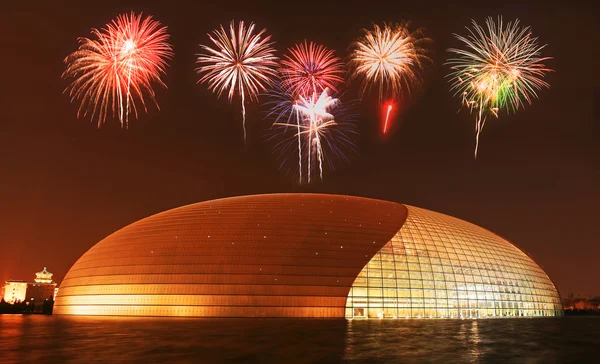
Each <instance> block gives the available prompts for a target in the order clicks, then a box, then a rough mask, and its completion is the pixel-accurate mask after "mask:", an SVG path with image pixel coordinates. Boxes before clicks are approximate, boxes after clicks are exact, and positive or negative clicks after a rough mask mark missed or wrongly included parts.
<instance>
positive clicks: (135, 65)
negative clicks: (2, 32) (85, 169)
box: [62, 12, 173, 128]
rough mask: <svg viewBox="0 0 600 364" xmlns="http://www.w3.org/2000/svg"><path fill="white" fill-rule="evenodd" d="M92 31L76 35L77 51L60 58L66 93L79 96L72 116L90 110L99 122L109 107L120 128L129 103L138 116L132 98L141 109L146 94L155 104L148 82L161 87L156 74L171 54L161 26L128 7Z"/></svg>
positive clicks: (73, 98) (104, 117)
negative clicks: (84, 35) (89, 35)
mask: <svg viewBox="0 0 600 364" xmlns="http://www.w3.org/2000/svg"><path fill="white" fill-rule="evenodd" d="M92 36H93V37H94V38H95V39H90V38H79V48H78V50H77V51H75V52H73V53H71V54H70V55H69V56H67V57H66V58H65V63H66V64H67V68H66V70H65V72H64V73H63V75H62V77H63V78H65V79H73V81H72V83H71V84H70V86H69V87H68V88H67V90H69V96H70V97H71V99H72V100H75V99H77V100H81V104H80V107H79V111H78V113H77V114H78V116H79V115H80V114H81V113H82V112H83V114H84V116H85V115H87V114H88V112H91V114H92V116H91V118H92V120H93V119H94V117H97V122H98V127H100V125H101V124H102V123H104V122H105V120H106V116H107V114H108V111H109V107H110V108H111V109H112V113H113V115H118V118H119V121H120V122H121V126H122V127H125V128H126V127H127V126H128V123H129V114H130V108H132V109H133V111H134V113H135V115H136V117H137V116H138V111H137V106H136V99H139V102H140V103H141V104H142V106H143V107H144V110H146V111H147V108H146V102H145V99H144V94H147V95H148V96H149V97H150V98H151V99H152V101H154V103H155V104H156V106H157V107H158V103H157V102H156V98H155V92H154V89H153V88H152V83H154V82H156V83H158V84H159V85H160V86H163V87H166V85H165V84H164V83H163V82H162V80H161V76H162V75H164V74H165V72H166V67H167V61H168V60H170V59H171V58H172V57H173V51H172V48H171V46H170V45H169V43H168V39H169V35H168V33H167V27H164V26H162V25H161V24H160V23H159V22H158V21H155V20H153V19H152V17H151V16H147V17H145V18H143V19H142V14H139V15H136V14H135V13H133V12H132V13H130V14H124V15H119V16H118V17H117V18H116V19H115V20H113V21H112V22H111V23H109V24H107V25H106V27H105V28H104V29H101V30H98V29H92ZM125 80H126V81H125ZM123 98H125V105H123V101H124V100H123Z"/></svg>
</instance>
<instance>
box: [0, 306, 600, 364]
mask: <svg viewBox="0 0 600 364" xmlns="http://www.w3.org/2000/svg"><path fill="white" fill-rule="evenodd" d="M599 354H600V317H564V318H531V319H479V320H443V319H437V320H436V319H424V320H415V319H412V320H411V319H398V320H376V319H375V320H373V319H371V320H353V321H346V320H291V319H191V318H190V319H185V318H152V319H148V318H123V317H119V318H112V317H78V316H44V315H27V316H23V315H0V358H1V359H0V362H2V363H16V362H34V361H35V362H48V363H55V362H108V361H127V362H131V361H143V362H190V361H193V362H203V363H219V362H260V363H286V364H289V363H304V362H306V363H338V362H339V363H361V362H380V363H400V362H440V363H449V362H497V363H507V362H515V363H564V362H572V363H586V362H590V363H591V362H598V360H600V359H599Z"/></svg>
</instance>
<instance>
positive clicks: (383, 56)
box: [349, 24, 429, 101]
mask: <svg viewBox="0 0 600 364" xmlns="http://www.w3.org/2000/svg"><path fill="white" fill-rule="evenodd" d="M363 31H364V34H363V36H362V37H360V38H359V39H358V40H357V41H356V42H355V43H354V45H353V50H352V52H351V54H350V62H349V66H350V68H351V70H352V74H351V78H359V79H361V90H362V92H363V93H365V92H367V91H368V90H369V89H370V88H371V87H373V86H378V88H379V100H380V101H381V100H383V98H384V96H386V94H387V96H388V97H390V98H395V97H396V96H398V95H400V94H401V93H402V92H403V91H405V92H407V93H409V94H410V91H411V88H412V87H414V86H415V85H416V84H418V83H419V80H420V77H419V71H420V70H421V69H422V67H423V62H424V61H425V60H429V58H428V57H427V55H426V50H425V48H424V47H423V44H424V43H426V42H428V41H429V40H428V39H427V38H424V37H423V35H422V33H421V31H420V30H417V31H414V32H410V31H409V30H408V26H407V25H406V24H396V25H393V26H392V25H388V24H384V25H383V26H382V27H380V26H379V25H376V24H375V25H374V28H373V30H366V29H365V30H363Z"/></svg>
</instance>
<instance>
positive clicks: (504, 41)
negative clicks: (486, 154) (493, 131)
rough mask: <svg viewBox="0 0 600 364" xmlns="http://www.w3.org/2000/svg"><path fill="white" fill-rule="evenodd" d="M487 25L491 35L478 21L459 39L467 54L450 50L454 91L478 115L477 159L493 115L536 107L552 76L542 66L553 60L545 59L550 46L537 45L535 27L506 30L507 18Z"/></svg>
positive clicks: (511, 24)
mask: <svg viewBox="0 0 600 364" xmlns="http://www.w3.org/2000/svg"><path fill="white" fill-rule="evenodd" d="M486 25H487V29H486V28H484V27H482V26H480V25H478V24H477V23H476V22H475V21H473V28H472V29H469V33H470V34H469V35H468V36H466V37H463V36H460V35H456V38H457V39H458V40H460V41H461V42H463V43H464V45H465V46H466V49H454V48H453V49H449V50H448V51H449V52H452V53H454V54H455V55H456V56H457V57H456V58H450V59H449V60H448V62H447V64H449V65H450V66H451V70H452V71H451V73H450V74H449V75H448V76H449V77H450V78H451V84H452V86H451V88H452V90H453V91H454V92H455V95H457V96H460V97H461V99H462V104H463V105H465V106H466V107H468V108H469V110H470V111H476V118H475V158H477V151H478V148H479V134H480V133H481V131H482V130H483V127H484V126H485V122H486V119H487V117H488V115H489V114H492V115H494V116H495V117H498V113H499V111H500V110H506V111H507V112H508V111H510V110H512V111H513V112H514V111H516V110H518V109H519V106H520V105H522V104H523V103H524V101H527V102H528V103H529V104H531V102H532V99H533V98H537V91H539V90H541V89H543V88H547V87H549V84H548V83H546V82H545V81H544V80H543V79H542V78H543V77H544V75H545V73H546V72H550V71H551V70H550V69H549V68H546V66H545V65H544V64H543V62H544V61H546V60H548V59H550V58H549V57H542V56H541V50H542V49H543V48H544V47H545V45H543V46H539V45H538V42H537V38H534V37H533V36H532V34H531V30H530V27H521V26H519V21H518V20H516V21H514V22H509V23H507V24H506V26H504V25H503V23H502V18H499V19H498V23H496V22H494V20H493V19H492V18H488V19H487V21H486ZM467 29H468V28H467Z"/></svg>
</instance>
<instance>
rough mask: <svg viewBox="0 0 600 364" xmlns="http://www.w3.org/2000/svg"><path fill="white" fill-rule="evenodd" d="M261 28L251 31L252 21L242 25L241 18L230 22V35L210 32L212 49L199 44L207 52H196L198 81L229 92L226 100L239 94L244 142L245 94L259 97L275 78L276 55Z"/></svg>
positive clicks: (219, 30) (223, 31)
mask: <svg viewBox="0 0 600 364" xmlns="http://www.w3.org/2000/svg"><path fill="white" fill-rule="evenodd" d="M265 33H266V30H265V29H263V30H261V31H260V32H258V33H255V31H254V23H250V25H249V26H247V27H246V26H245V25H244V22H243V21H240V22H239V23H238V29H237V32H236V30H235V22H234V21H231V23H230V24H229V34H228V33H227V31H226V30H225V29H224V28H223V26H221V27H220V29H216V30H214V31H213V34H212V35H211V34H209V35H208V37H209V38H210V40H211V42H212V43H213V44H214V46H215V47H214V48H211V47H209V46H206V45H200V47H201V48H202V49H203V50H204V51H206V52H207V53H205V54H199V55H198V59H197V61H196V63H197V64H198V65H199V66H198V68H196V72H198V73H199V74H201V75H202V76H201V78H200V80H199V82H200V83H204V82H207V83H208V88H209V90H211V91H213V92H215V93H216V94H217V96H219V97H220V96H221V94H222V93H223V92H224V91H227V93H228V99H229V102H231V101H232V99H233V95H234V94H235V93H236V91H237V93H239V94H240V96H241V102H242V126H243V128H244V143H245V142H246V106H245V102H246V96H248V97H250V99H251V100H252V99H258V94H259V93H260V92H263V91H266V88H267V86H269V85H270V84H272V83H273V80H274V79H275V78H276V77H277V66H278V63H277V58H276V57H275V55H274V53H275V49H274V48H273V47H272V45H273V42H271V41H270V40H271V36H270V35H266V34H265Z"/></svg>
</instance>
